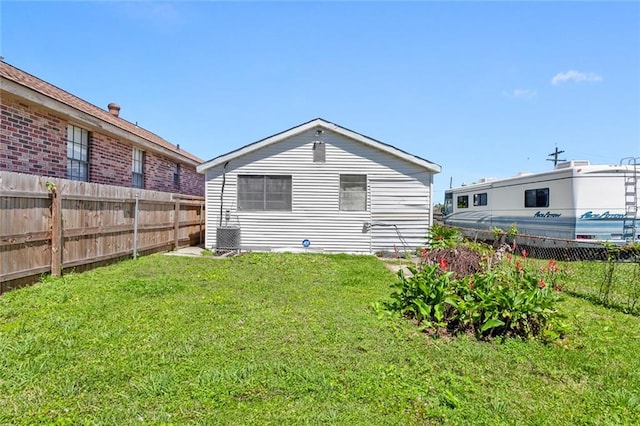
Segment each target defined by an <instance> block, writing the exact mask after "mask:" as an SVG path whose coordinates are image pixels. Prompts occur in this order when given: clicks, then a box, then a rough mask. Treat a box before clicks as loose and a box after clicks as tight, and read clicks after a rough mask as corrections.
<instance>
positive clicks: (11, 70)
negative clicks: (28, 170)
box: [0, 61, 202, 163]
mask: <svg viewBox="0 0 640 426" xmlns="http://www.w3.org/2000/svg"><path fill="white" fill-rule="evenodd" d="M0 75H1V76H2V77H4V78H6V79H8V80H11V81H13V82H15V83H17V84H20V85H21V86H24V87H27V88H29V89H32V90H35V91H36V92H38V93H41V94H43V95H45V96H48V97H50V98H52V99H55V100H56V101H59V102H62V103H63V104H65V105H67V106H69V107H71V108H74V109H76V110H78V111H82V112H84V113H86V114H89V115H91V116H93V117H95V118H97V119H99V120H101V121H104V122H107V123H109V124H111V125H113V126H115V127H118V128H120V129H122V130H124V131H126V132H129V133H131V134H133V135H136V136H138V137H140V138H143V139H145V140H147V141H149V142H151V143H153V144H155V145H158V146H160V147H163V148H165V149H168V150H170V151H172V152H174V153H176V154H177V155H180V156H182V157H186V158H188V159H190V160H192V161H195V162H197V163H201V162H202V160H201V159H200V158H198V157H196V156H195V155H192V154H190V153H188V152H186V151H184V150H181V149H178V148H177V147H176V146H175V145H173V144H172V143H170V142H168V141H166V140H165V139H163V138H161V137H160V136H158V135H156V134H154V133H152V132H150V131H148V130H145V129H143V128H142V127H139V126H137V125H135V124H133V123H130V122H128V121H127V120H125V119H123V118H120V117H116V116H114V115H113V114H111V113H110V112H108V111H106V110H103V109H101V108H98V107H97V106H95V105H93V104H91V103H89V102H87V101H85V100H82V99H80V98H78V97H77V96H74V95H72V94H71V93H69V92H67V91H65V90H62V89H60V88H58V87H56V86H54V85H52V84H50V83H47V82H46V81H44V80H41V79H39V78H37V77H34V76H33V75H31V74H29V73H26V72H24V71H22V70H20V69H18V68H16V67H14V66H12V65H9V64H7V63H6V62H4V61H0Z"/></svg>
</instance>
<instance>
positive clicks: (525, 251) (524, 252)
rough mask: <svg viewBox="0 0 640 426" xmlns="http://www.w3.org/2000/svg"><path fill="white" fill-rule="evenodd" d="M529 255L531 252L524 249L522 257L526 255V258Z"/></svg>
mask: <svg viewBox="0 0 640 426" xmlns="http://www.w3.org/2000/svg"><path fill="white" fill-rule="evenodd" d="M528 255H529V253H527V250H525V249H522V257H524V258H525V259H526V258H527V256H528Z"/></svg>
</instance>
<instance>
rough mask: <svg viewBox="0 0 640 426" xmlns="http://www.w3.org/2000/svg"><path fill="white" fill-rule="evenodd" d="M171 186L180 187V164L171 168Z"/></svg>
mask: <svg viewBox="0 0 640 426" xmlns="http://www.w3.org/2000/svg"><path fill="white" fill-rule="evenodd" d="M173 186H180V164H178V163H176V164H175V165H174V166H173Z"/></svg>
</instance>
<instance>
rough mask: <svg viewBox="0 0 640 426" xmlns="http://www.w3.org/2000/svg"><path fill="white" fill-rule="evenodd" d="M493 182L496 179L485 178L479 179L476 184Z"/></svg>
mask: <svg viewBox="0 0 640 426" xmlns="http://www.w3.org/2000/svg"><path fill="white" fill-rule="evenodd" d="M495 180H496V178H493V177H485V178H480V180H478V183H487V182H493V181H495Z"/></svg>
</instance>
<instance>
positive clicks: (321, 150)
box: [313, 142, 327, 163]
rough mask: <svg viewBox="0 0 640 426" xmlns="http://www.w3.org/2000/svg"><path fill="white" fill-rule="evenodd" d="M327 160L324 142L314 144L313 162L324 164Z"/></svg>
mask: <svg viewBox="0 0 640 426" xmlns="http://www.w3.org/2000/svg"><path fill="white" fill-rule="evenodd" d="M326 160H327V156H326V150H325V144H324V142H314V143H313V162H314V163H324V162H325V161H326Z"/></svg>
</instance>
